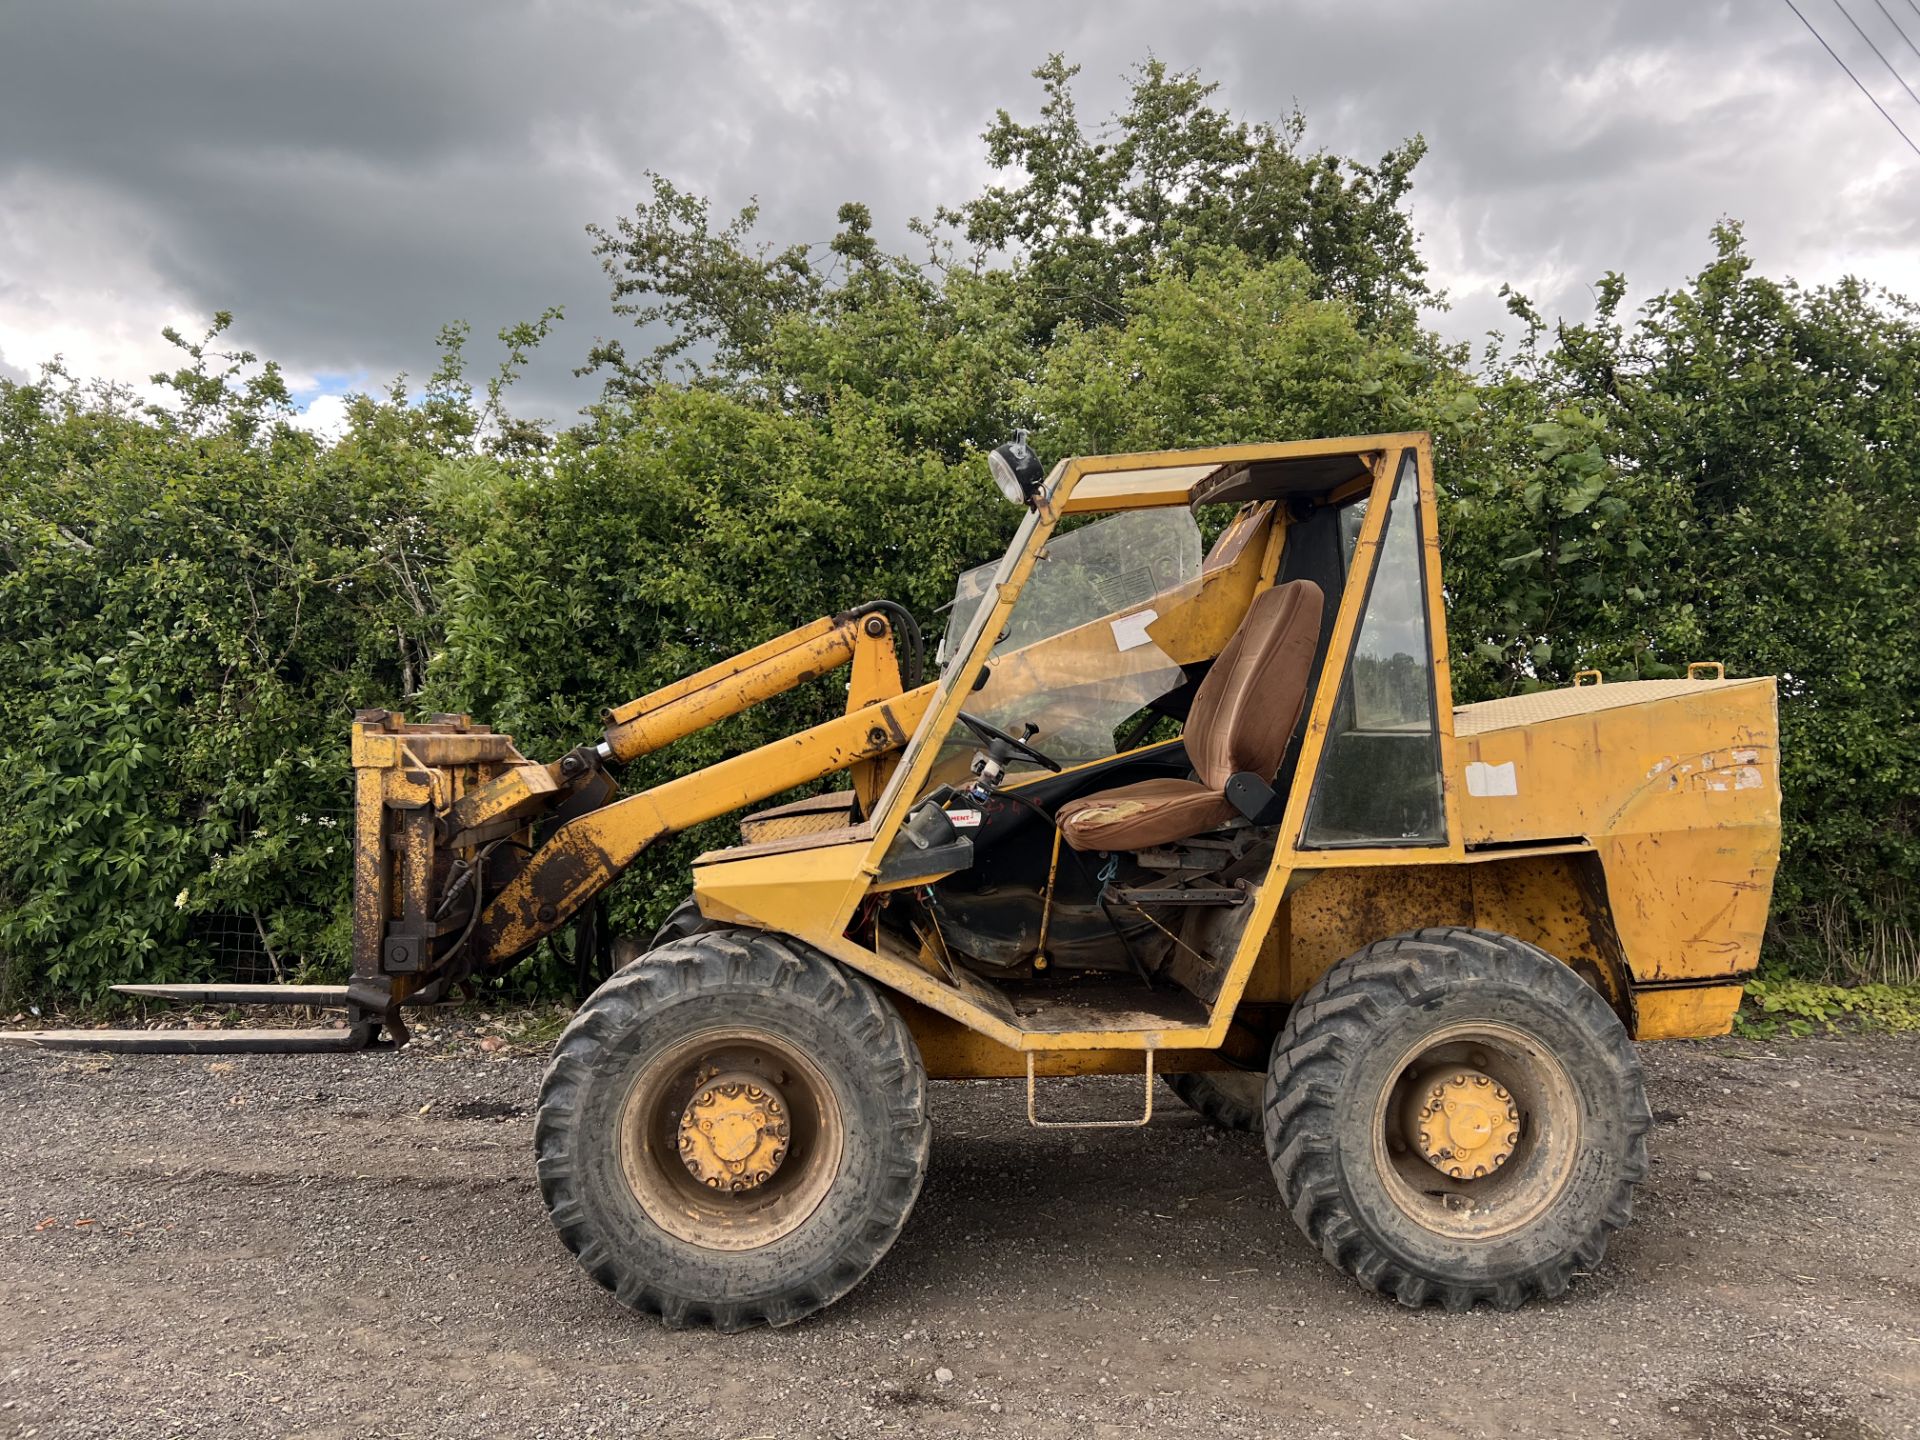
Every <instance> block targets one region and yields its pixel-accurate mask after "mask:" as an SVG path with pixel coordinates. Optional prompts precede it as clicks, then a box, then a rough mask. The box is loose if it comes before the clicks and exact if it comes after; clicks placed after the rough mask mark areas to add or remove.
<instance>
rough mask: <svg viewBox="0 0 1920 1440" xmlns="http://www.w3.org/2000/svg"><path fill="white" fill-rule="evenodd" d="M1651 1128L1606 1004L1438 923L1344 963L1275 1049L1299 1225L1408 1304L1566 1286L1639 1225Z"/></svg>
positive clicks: (1462, 1301)
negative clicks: (1622, 1232) (1636, 1201)
mask: <svg viewBox="0 0 1920 1440" xmlns="http://www.w3.org/2000/svg"><path fill="white" fill-rule="evenodd" d="M1651 1126H1652V1118H1651V1115H1650V1113H1649V1111H1648V1109H1647V1099H1646V1091H1645V1087H1644V1084H1643V1082H1642V1078H1641V1071H1640V1064H1639V1060H1638V1058H1637V1057H1636V1056H1635V1054H1634V1049H1633V1042H1632V1041H1631V1040H1630V1039H1629V1038H1628V1036H1627V1033H1626V1030H1625V1028H1624V1027H1623V1026H1622V1025H1621V1023H1620V1020H1619V1017H1618V1016H1616V1015H1615V1014H1614V1012H1613V1011H1612V1009H1610V1008H1609V1007H1608V1005H1607V1003H1606V1001H1605V1000H1604V999H1603V998H1602V997H1601V996H1600V994H1599V993H1598V992H1597V991H1595V990H1594V989H1593V988H1592V987H1591V986H1589V985H1588V984H1587V983H1586V982H1585V981H1583V980H1581V979H1580V978H1579V976H1577V975H1575V974H1574V973H1573V971H1571V970H1570V969H1568V968H1567V967H1566V966H1565V965H1563V964H1561V963H1560V962H1559V961H1557V960H1555V959H1554V958H1553V957H1552V956H1550V955H1548V954H1546V952H1544V951H1542V950H1539V949H1537V948H1535V947H1534V946H1532V945H1529V944H1527V943H1526V942H1525V941H1521V940H1516V939H1514V938H1513V937H1511V936H1507V935H1495V934H1491V933H1489V932H1486V931H1481V930H1465V929H1444V930H1421V931H1417V932H1415V933H1413V934H1410V935H1402V936H1397V937H1395V938H1393V939H1390V940H1382V941H1379V942H1377V943H1375V944H1373V945H1369V946H1367V947H1366V948H1365V949H1364V950H1361V951H1360V952H1359V953H1357V954H1355V955H1353V956H1351V957H1350V958H1348V959H1346V960H1343V961H1342V962H1340V963H1339V964H1338V965H1335V966H1334V967H1333V968H1332V969H1331V970H1329V971H1328V972H1327V973H1326V975H1324V976H1323V977H1322V978H1321V979H1320V981H1319V982H1318V983H1317V984H1316V985H1314V986H1313V988H1312V989H1310V990H1309V991H1308V992H1307V993H1306V995H1305V996H1304V997H1302V999H1301V1002H1300V1004H1298V1005H1297V1006H1295V1007H1294V1010H1293V1012H1292V1014H1291V1015H1290V1016H1289V1017H1288V1020H1287V1023H1286V1025H1285V1027H1284V1028H1283V1029H1282V1031H1281V1033H1280V1036H1279V1038H1278V1039H1277V1040H1276V1041H1275V1042H1274V1053H1273V1063H1272V1066H1271V1069H1270V1072H1269V1077H1268V1085H1267V1094H1266V1117H1265V1129H1266V1142H1267V1155H1268V1159H1269V1161H1270V1162H1271V1164H1272V1166H1273V1172H1274V1177H1275V1179H1276V1180H1277V1181H1278V1182H1279V1185H1280V1191H1281V1194H1282V1196H1283V1197H1284V1198H1285V1200H1286V1203H1287V1207H1288V1209H1289V1210H1291V1211H1292V1213H1293V1217H1294V1220H1295V1222H1296V1223H1297V1224H1298V1225H1299V1226H1300V1228H1301V1230H1302V1231H1304V1232H1305V1234H1306V1236H1307V1238H1308V1239H1309V1240H1311V1241H1312V1242H1313V1243H1314V1244H1315V1245H1317V1246H1318V1247H1319V1248H1320V1250H1321V1252H1322V1253H1323V1254H1324V1255H1325V1256H1326V1257H1327V1259H1328V1260H1330V1261H1332V1262H1333V1263H1334V1264H1335V1265H1337V1266H1339V1267H1340V1268H1341V1269H1342V1270H1345V1271H1346V1272H1347V1273H1348V1274H1350V1275H1352V1276H1353V1277H1354V1278H1355V1279H1356V1280H1358V1281H1359V1282H1360V1283H1361V1284H1362V1285H1363V1286H1365V1287H1366V1288H1367V1289H1369V1290H1373V1291H1377V1292H1379V1293H1381V1294H1387V1295H1392V1296H1394V1297H1395V1298H1397V1299H1398V1300H1399V1301H1400V1302H1401V1303H1402V1304H1404V1305H1408V1306H1419V1305H1423V1304H1426V1303H1428V1302H1429V1301H1438V1302H1439V1303H1441V1304H1444V1305H1446V1306H1447V1308H1449V1309H1467V1308H1470V1307H1471V1306H1472V1305H1473V1304H1475V1303H1476V1302H1478V1301H1486V1302H1488V1303H1489V1304H1492V1305H1494V1306H1497V1307H1499V1308H1501V1309H1513V1308H1515V1307H1516V1306H1518V1305H1520V1304H1522V1303H1523V1302H1524V1301H1526V1300H1528V1299H1530V1298H1532V1297H1534V1296H1540V1295H1547V1296H1552V1295H1559V1294H1561V1293H1562V1292H1563V1291H1565V1290H1566V1288H1567V1286H1568V1284H1569V1283H1570V1281H1571V1280H1572V1278H1573V1275H1574V1273H1575V1271H1576V1270H1580V1271H1585V1270H1590V1269H1592V1268H1593V1267H1594V1266H1595V1265H1597V1264H1598V1263H1599V1262H1600V1259H1601V1257H1602V1256H1603V1255H1604V1254H1605V1253H1606V1247H1607V1240H1608V1237H1609V1236H1610V1235H1611V1234H1612V1233H1613V1232H1614V1231H1616V1230H1619V1229H1620V1228H1621V1227H1623V1226H1625V1225H1626V1224H1627V1223H1628V1221H1629V1220H1630V1219H1631V1217H1632V1213H1633V1187H1634V1185H1635V1184H1636V1183H1638V1182H1639V1181H1640V1180H1641V1179H1643V1178H1644V1177H1645V1175H1646V1170H1647V1151H1646V1136H1647V1131H1648V1130H1649V1129H1650V1128H1651Z"/></svg>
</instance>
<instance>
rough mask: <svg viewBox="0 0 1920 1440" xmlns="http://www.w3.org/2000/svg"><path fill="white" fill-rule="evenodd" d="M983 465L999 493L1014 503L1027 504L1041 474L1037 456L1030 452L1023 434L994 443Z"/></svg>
mask: <svg viewBox="0 0 1920 1440" xmlns="http://www.w3.org/2000/svg"><path fill="white" fill-rule="evenodd" d="M987 469H988V470H989V471H991V472H992V474H993V483H994V484H996V485H998V486H999V487H1000V493H1001V494H1002V495H1004V496H1006V497H1007V499H1009V500H1011V501H1013V503H1014V504H1016V505H1031V504H1032V503H1033V497H1034V496H1035V495H1037V494H1038V493H1039V492H1040V482H1041V480H1042V479H1044V478H1045V477H1044V474H1043V472H1042V471H1041V469H1040V457H1039V456H1038V455H1036V454H1034V453H1033V447H1032V446H1031V445H1029V444H1027V441H1026V437H1025V436H1024V435H1016V436H1015V437H1014V438H1013V439H1011V440H1009V441H1007V443H1006V444H1004V445H1000V446H996V447H995V448H994V450H993V452H992V453H991V454H989V455H988V456H987Z"/></svg>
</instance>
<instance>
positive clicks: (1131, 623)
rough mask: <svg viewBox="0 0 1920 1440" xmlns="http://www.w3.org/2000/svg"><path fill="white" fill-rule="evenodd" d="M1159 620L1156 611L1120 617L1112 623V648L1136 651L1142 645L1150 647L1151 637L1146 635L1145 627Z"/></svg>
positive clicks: (1142, 611)
mask: <svg viewBox="0 0 1920 1440" xmlns="http://www.w3.org/2000/svg"><path fill="white" fill-rule="evenodd" d="M1159 618H1160V612H1159V611H1158V610H1136V611H1134V612H1133V614H1131V615H1122V616H1121V617H1120V618H1119V619H1118V620H1115V621H1113V622H1112V624H1113V644H1114V648H1115V649H1117V650H1138V649H1139V648H1140V647H1141V646H1142V645H1151V644H1152V643H1153V637H1152V636H1150V635H1148V634H1147V626H1149V625H1151V624H1152V623H1153V622H1154V621H1156V620H1158V619H1159Z"/></svg>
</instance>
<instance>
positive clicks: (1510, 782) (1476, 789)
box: [1467, 760, 1520, 795]
mask: <svg viewBox="0 0 1920 1440" xmlns="http://www.w3.org/2000/svg"><path fill="white" fill-rule="evenodd" d="M1519 793H1520V784H1519V781H1518V779H1517V778H1516V777H1515V775H1514V773H1513V762H1512V761H1511V760H1509V761H1507V763H1506V764H1504V765H1488V764H1486V763H1484V762H1483V761H1479V760H1475V761H1472V762H1471V763H1469V764H1468V766H1467V794H1469V795H1518V794H1519Z"/></svg>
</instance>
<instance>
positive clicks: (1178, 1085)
mask: <svg viewBox="0 0 1920 1440" xmlns="http://www.w3.org/2000/svg"><path fill="white" fill-rule="evenodd" d="M1166 1081H1167V1088H1168V1089H1169V1090H1171V1091H1173V1093H1174V1094H1176V1095H1178V1096H1179V1097H1180V1098H1181V1099H1182V1100H1184V1101H1186V1102H1187V1104H1188V1105H1189V1106H1190V1107H1191V1108H1192V1109H1194V1110H1196V1111H1198V1112H1199V1114H1200V1116H1201V1118H1202V1119H1204V1120H1206V1121H1208V1122H1209V1123H1211V1124H1213V1125H1216V1126H1218V1127H1219V1128H1220V1129H1222V1130H1233V1131H1237V1132H1239V1133H1241V1134H1244V1135H1258V1134H1259V1133H1260V1112H1261V1101H1262V1098H1263V1096H1264V1095H1265V1092H1266V1087H1267V1077H1266V1076H1265V1075H1262V1074H1259V1073H1258V1072H1256V1071H1252V1070H1195V1071H1191V1072H1188V1073H1182V1074H1174V1075H1169V1076H1167V1077H1166Z"/></svg>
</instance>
